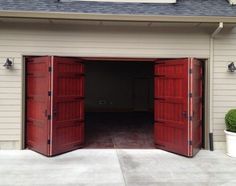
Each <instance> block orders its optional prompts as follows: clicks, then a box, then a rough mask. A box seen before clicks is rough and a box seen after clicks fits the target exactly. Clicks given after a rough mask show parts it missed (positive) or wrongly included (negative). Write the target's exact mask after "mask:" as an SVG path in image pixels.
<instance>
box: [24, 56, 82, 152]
mask: <svg viewBox="0 0 236 186" xmlns="http://www.w3.org/2000/svg"><path fill="white" fill-rule="evenodd" d="M26 63H27V77H26V79H27V99H26V102H27V108H26V113H27V126H26V129H27V138H26V143H27V147H28V148H30V149H32V150H35V151H37V152H40V153H42V154H44V155H47V156H52V155H56V154H60V153H63V152H66V151H70V150H73V149H77V148H79V147H81V146H82V144H83V142H84V66H83V64H82V63H81V62H80V61H79V60H78V59H76V58H62V57H33V58H28V59H27V60H26Z"/></svg>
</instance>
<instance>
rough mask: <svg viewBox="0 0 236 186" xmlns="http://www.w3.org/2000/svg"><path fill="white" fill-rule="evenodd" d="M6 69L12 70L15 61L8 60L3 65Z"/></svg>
mask: <svg viewBox="0 0 236 186" xmlns="http://www.w3.org/2000/svg"><path fill="white" fill-rule="evenodd" d="M3 66H4V67H5V68H7V69H10V68H11V67H12V66H13V61H12V60H10V59H9V58H7V60H6V62H5V63H4V65H3Z"/></svg>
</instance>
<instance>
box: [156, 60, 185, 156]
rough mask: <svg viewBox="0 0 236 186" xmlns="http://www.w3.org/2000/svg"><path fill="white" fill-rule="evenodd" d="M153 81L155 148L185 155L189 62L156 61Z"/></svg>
mask: <svg viewBox="0 0 236 186" xmlns="http://www.w3.org/2000/svg"><path fill="white" fill-rule="evenodd" d="M154 82H155V92H154V95H155V103H154V107H155V108H154V110H155V111H154V113H155V114H154V119H155V135H154V136H155V143H156V146H157V147H158V148H161V149H164V150H167V151H172V152H175V153H179V154H183V155H188V150H189V149H188V120H187V119H186V118H187V116H188V60H186V59H178V60H164V61H161V62H157V63H156V64H155V80H154Z"/></svg>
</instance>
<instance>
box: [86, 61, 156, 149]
mask: <svg viewBox="0 0 236 186" xmlns="http://www.w3.org/2000/svg"><path fill="white" fill-rule="evenodd" d="M84 65H85V69H86V76H85V82H86V83H85V123H86V124H85V147H86V148H138V149H145V148H155V145H154V136H153V134H154V133H153V130H154V115H153V109H154V99H153V94H154V89H153V86H154V63H153V62H145V61H144V62H136V61H126V62H122V61H89V62H85V63H84Z"/></svg>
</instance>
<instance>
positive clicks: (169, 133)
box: [25, 56, 205, 157]
mask: <svg viewBox="0 0 236 186" xmlns="http://www.w3.org/2000/svg"><path fill="white" fill-rule="evenodd" d="M25 62H26V74H25V78H26V79H25V85H26V87H25V89H26V91H25V102H26V103H25V105H26V106H25V129H26V131H25V134H26V135H25V137H26V140H25V141H26V147H27V148H29V149H32V150H35V151H37V152H39V153H42V154H44V155H46V156H54V155H58V154H61V153H64V152H68V151H71V150H75V149H79V148H83V147H87V148H143V149H144V148H153V147H154V145H155V148H159V149H162V150H166V151H170V152H174V153H177V154H181V155H184V156H188V157H192V156H194V155H195V154H196V153H197V152H198V151H199V150H200V149H201V148H202V144H203V143H202V142H203V139H204V137H203V132H204V117H203V116H204V114H205V113H204V106H203V105H204V104H203V103H204V101H203V100H204V86H203V83H204V72H203V69H204V68H203V66H204V65H203V63H202V61H201V60H198V59H195V58H180V59H149V60H147V61H145V60H142V59H119V58H117V59H116V58H115V59H109V58H95V59H94V58H78V57H58V56H42V57H26V58H25ZM84 129H85V130H84ZM153 141H154V143H153Z"/></svg>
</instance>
